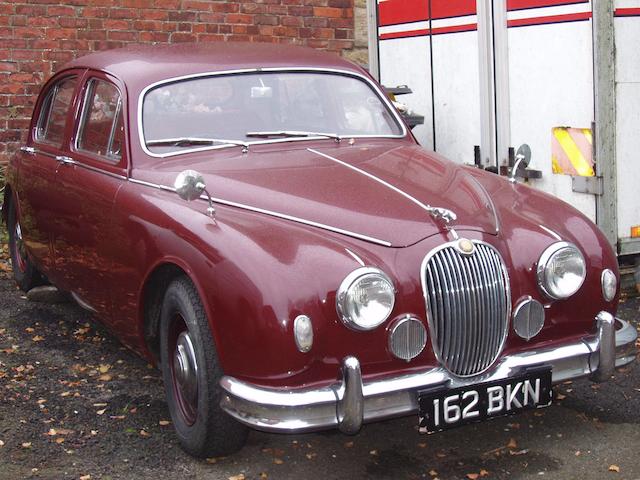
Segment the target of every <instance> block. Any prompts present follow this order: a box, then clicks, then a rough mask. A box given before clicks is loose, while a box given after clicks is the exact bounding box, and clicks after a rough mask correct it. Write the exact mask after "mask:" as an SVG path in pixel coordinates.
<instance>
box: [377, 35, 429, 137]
mask: <svg viewBox="0 0 640 480" xmlns="http://www.w3.org/2000/svg"><path fill="white" fill-rule="evenodd" d="M379 45H380V46H379V48H380V80H381V83H382V84H383V85H385V86H387V87H395V86H398V85H408V86H409V88H411V90H413V93H411V94H409V95H401V96H399V97H398V98H397V100H398V101H400V102H402V103H406V104H407V105H409V107H410V108H411V109H412V110H414V111H415V112H416V113H418V114H420V115H424V125H418V126H416V127H415V128H414V129H413V134H414V135H415V136H416V138H417V139H418V141H419V142H420V143H421V144H422V145H423V146H425V147H426V148H429V149H433V121H432V119H431V66H430V59H429V37H426V36H425V37H413V38H398V39H391V40H381V41H380V43H379Z"/></svg>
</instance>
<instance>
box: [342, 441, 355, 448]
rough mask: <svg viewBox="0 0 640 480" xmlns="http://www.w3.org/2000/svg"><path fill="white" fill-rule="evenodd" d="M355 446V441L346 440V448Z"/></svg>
mask: <svg viewBox="0 0 640 480" xmlns="http://www.w3.org/2000/svg"><path fill="white" fill-rule="evenodd" d="M351 447H353V442H344V448H351Z"/></svg>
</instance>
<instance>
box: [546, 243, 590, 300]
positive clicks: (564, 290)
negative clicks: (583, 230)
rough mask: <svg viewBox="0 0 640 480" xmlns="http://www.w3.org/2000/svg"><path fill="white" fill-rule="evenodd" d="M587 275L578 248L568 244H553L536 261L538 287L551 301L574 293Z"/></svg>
mask: <svg viewBox="0 0 640 480" xmlns="http://www.w3.org/2000/svg"><path fill="white" fill-rule="evenodd" d="M586 275H587V267H586V264H585V261H584V257H583V256H582V253H581V252H580V250H578V247H576V246H575V245H573V244H572V243H568V242H558V243H554V244H553V245H551V246H550V247H548V248H547V249H546V250H545V251H544V252H542V255H540V260H538V285H539V286H540V289H541V290H542V291H543V292H544V293H545V294H547V295H548V296H549V297H551V298H553V299H561V298H567V297H570V296H571V295H573V294H574V293H576V292H577V291H578V290H579V289H580V287H581V286H582V283H583V282H584V279H585V277H586Z"/></svg>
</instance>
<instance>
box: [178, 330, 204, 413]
mask: <svg viewBox="0 0 640 480" xmlns="http://www.w3.org/2000/svg"><path fill="white" fill-rule="evenodd" d="M173 371H174V372H175V378H176V381H177V384H178V385H177V386H178V388H179V389H180V391H181V393H182V394H183V395H184V398H185V400H187V401H188V402H189V403H190V404H192V405H195V404H196V402H197V399H198V363H197V361H196V355H195V351H194V348H193V343H192V342H191V337H190V336H189V333H188V332H181V333H180V335H178V340H177V342H176V349H175V351H174V353H173Z"/></svg>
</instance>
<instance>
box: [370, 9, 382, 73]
mask: <svg viewBox="0 0 640 480" xmlns="http://www.w3.org/2000/svg"><path fill="white" fill-rule="evenodd" d="M367 37H368V41H367V43H368V44H369V73H370V74H371V76H372V77H373V78H375V79H376V80H377V81H378V82H379V81H380V57H379V56H378V0H367Z"/></svg>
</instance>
